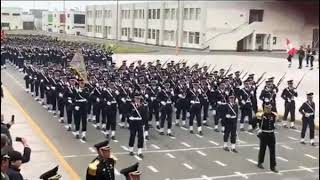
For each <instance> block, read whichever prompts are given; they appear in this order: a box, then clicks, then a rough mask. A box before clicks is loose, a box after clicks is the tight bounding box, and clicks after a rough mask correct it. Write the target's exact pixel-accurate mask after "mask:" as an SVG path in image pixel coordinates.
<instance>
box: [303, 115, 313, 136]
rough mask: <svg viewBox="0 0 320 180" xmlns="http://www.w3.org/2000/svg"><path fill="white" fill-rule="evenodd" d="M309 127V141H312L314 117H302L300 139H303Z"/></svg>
mask: <svg viewBox="0 0 320 180" xmlns="http://www.w3.org/2000/svg"><path fill="white" fill-rule="evenodd" d="M308 126H309V133H310V139H314V117H308V118H307V117H303V118H302V130H301V138H302V139H304V137H305V136H306V131H307V128H308Z"/></svg>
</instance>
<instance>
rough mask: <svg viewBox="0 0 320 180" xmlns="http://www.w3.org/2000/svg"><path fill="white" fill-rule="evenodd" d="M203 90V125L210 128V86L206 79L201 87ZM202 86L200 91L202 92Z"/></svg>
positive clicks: (201, 100) (201, 101)
mask: <svg viewBox="0 0 320 180" xmlns="http://www.w3.org/2000/svg"><path fill="white" fill-rule="evenodd" d="M201 86H202V87H203V88H202V96H201V97H202V98H201V99H200V103H201V108H202V109H203V118H202V124H203V125H204V126H208V122H207V119H208V116H209V104H210V103H209V98H208V96H209V93H210V91H209V85H208V83H207V80H206V79H204V80H202V85H201ZM201 86H200V90H201ZM200 116H201V113H200Z"/></svg>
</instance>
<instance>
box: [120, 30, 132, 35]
mask: <svg viewBox="0 0 320 180" xmlns="http://www.w3.org/2000/svg"><path fill="white" fill-rule="evenodd" d="M129 31H130V28H122V29H121V35H122V36H128V33H129Z"/></svg>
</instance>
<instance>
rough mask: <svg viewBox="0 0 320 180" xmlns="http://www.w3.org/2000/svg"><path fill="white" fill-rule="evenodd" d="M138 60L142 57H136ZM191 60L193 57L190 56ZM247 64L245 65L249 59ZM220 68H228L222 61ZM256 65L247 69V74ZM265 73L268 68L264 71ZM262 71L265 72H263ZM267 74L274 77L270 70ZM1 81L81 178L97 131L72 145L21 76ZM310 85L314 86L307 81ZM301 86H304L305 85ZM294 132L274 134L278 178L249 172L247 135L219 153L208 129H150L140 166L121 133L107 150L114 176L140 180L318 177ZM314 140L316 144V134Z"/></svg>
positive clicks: (252, 152)
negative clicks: (131, 170)
mask: <svg viewBox="0 0 320 180" xmlns="http://www.w3.org/2000/svg"><path fill="white" fill-rule="evenodd" d="M131 57H133V59H135V58H138V57H136V56H131ZM139 58H146V57H142V56H139ZM229 58H230V57H229ZM191 59H195V58H194V57H193V58H192V57H191ZM225 59H228V58H226V57H222V56H221V58H220V60H225ZM248 61H251V60H250V59H249V60H248ZM270 61H271V62H273V63H274V62H275V61H272V60H270ZM277 61H278V60H277ZM200 62H201V61H200ZM225 63H228V61H226V62H225ZM258 64H259V63H258ZM257 66H258V65H256V64H253V66H252V67H249V68H248V70H250V69H251V68H254V67H257ZM236 67H238V65H236ZM266 67H268V66H266ZM268 68H269V69H270V67H268ZM268 68H267V69H266V70H269V69H268ZM279 68H281V67H279ZM292 71H293V72H292V73H296V71H295V70H292ZM271 72H276V70H273V71H271ZM290 73H291V72H290ZM300 74H301V73H299V75H300ZM291 75H292V74H291ZM292 76H293V75H292ZM312 77H313V76H311V77H309V78H312ZM1 79H2V82H3V84H4V86H5V87H6V88H7V89H8V90H10V92H11V93H12V94H13V96H14V97H15V98H16V99H17V101H18V102H19V103H20V104H21V105H22V106H23V108H24V109H25V111H26V112H27V113H28V114H29V115H31V117H32V118H33V119H34V120H35V121H36V122H37V123H38V125H39V126H40V127H41V128H42V129H43V130H44V131H45V132H46V135H47V136H48V137H49V138H50V139H51V141H52V142H53V144H54V145H55V146H56V147H57V148H58V149H59V151H60V152H61V154H62V155H63V156H64V158H65V159H66V160H67V162H68V163H70V165H71V166H72V167H73V169H75V171H76V172H77V173H78V174H79V175H80V176H81V177H82V178H83V179H84V177H85V176H84V175H85V169H86V167H87V163H88V162H89V161H90V160H91V159H93V158H94V156H95V155H96V154H95V152H94V149H92V146H93V144H95V143H96V142H99V141H102V140H104V139H105V138H104V134H103V133H102V132H100V131H97V130H96V129H95V128H94V127H93V125H92V124H91V123H89V124H88V132H87V136H88V141H87V142H81V141H80V140H76V139H75V138H74V136H73V135H72V133H69V132H67V131H66V130H65V128H64V125H63V124H60V123H58V119H57V118H54V117H53V115H52V114H49V113H48V112H47V111H46V110H45V109H44V108H42V107H41V106H40V104H38V103H37V102H36V101H34V99H33V98H32V97H31V95H30V94H27V93H26V92H25V91H24V81H23V75H22V74H21V73H18V72H17V71H16V70H14V69H13V68H12V67H10V66H9V67H8V68H7V69H6V70H2V71H1ZM311 81H312V82H314V81H313V80H311ZM317 83H318V81H317ZM303 85H304V86H305V85H306V84H303ZM317 99H318V97H317ZM299 129H300V127H299ZM299 133H300V131H299V130H296V131H294V130H287V129H281V128H279V129H278V130H277V156H278V157H277V160H278V168H279V169H280V172H281V173H280V174H273V173H271V172H270V171H268V170H267V169H266V170H259V169H257V168H256V167H255V165H256V164H255V163H256V160H257V153H258V150H257V149H258V140H257V138H256V135H255V134H250V133H247V132H239V138H240V140H241V141H239V145H238V146H239V147H238V150H239V151H240V153H239V154H234V153H227V152H225V151H223V150H222V134H220V133H215V132H213V130H212V128H210V127H209V128H205V129H204V136H203V137H200V136H197V135H190V134H189V133H188V131H187V130H185V129H181V128H175V129H174V134H175V138H169V137H166V136H159V135H158V132H156V131H155V130H154V129H153V130H151V140H150V141H148V142H146V149H145V158H144V159H143V160H142V161H141V159H139V158H137V157H130V156H129V155H128V152H127V151H126V149H127V147H128V136H129V132H128V130H127V129H118V131H117V141H112V142H111V146H112V148H113V152H114V154H115V155H116V156H117V157H118V159H119V161H118V162H117V165H116V168H117V171H119V170H120V169H122V168H124V167H126V166H128V165H129V164H133V163H135V162H137V161H138V162H140V164H141V170H142V172H143V176H142V179H143V180H165V179H171V180H173V179H203V180H205V179H236V180H238V179H259V180H267V179H270V178H272V179H275V180H276V179H310V180H314V179H316V178H318V177H319V175H318V174H319V147H311V146H309V145H306V146H303V145H300V144H299V142H298V141H299V140H298V139H299ZM316 141H317V142H318V141H319V137H318V133H317V139H316ZM265 167H266V168H267V167H269V161H268V155H267V156H266V162H265ZM116 179H117V180H122V179H123V178H122V177H121V176H119V175H118V173H117V177H116Z"/></svg>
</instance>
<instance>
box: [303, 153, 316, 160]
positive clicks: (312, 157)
mask: <svg viewBox="0 0 320 180" xmlns="http://www.w3.org/2000/svg"><path fill="white" fill-rule="evenodd" d="M304 156H307V157H309V158H311V159H318V158H316V157H314V156H311V155H310V154H304Z"/></svg>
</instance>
